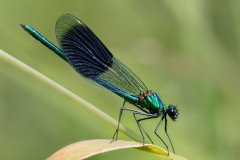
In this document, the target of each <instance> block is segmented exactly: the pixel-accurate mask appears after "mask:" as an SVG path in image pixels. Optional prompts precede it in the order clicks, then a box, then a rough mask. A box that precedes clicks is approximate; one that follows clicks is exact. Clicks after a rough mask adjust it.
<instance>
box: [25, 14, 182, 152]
mask: <svg viewBox="0 0 240 160" xmlns="http://www.w3.org/2000/svg"><path fill="white" fill-rule="evenodd" d="M21 26H22V27H23V28H24V30H25V31H27V32H28V33H29V34H30V35H32V36H33V37H34V38H35V39H37V40H38V41H40V42H41V43H42V44H44V45H45V46H46V47H48V48H49V49H50V50H52V51H54V52H55V53H56V54H57V55H58V56H60V57H61V58H62V59H63V60H65V61H66V62H68V63H69V64H70V65H71V66H72V67H73V68H74V69H75V70H76V71H77V72H78V73H79V74H80V75H81V76H82V77H84V78H85V79H86V80H88V81H90V82H91V83H93V84H95V85H97V86H100V87H103V88H105V89H107V90H110V91H112V92H113V93H115V94H117V95H118V96H120V97H122V98H123V99H124V102H123V105H122V107H121V109H120V114H119V119H118V127H117V129H116V131H115V133H114V135H113V139H114V140H117V139H118V130H119V123H120V120H121V117H122V113H123V111H124V110H126V111H131V112H133V116H134V118H135V120H136V122H137V125H138V128H139V130H140V133H141V135H142V138H143V144H144V135H143V132H144V133H145V134H146V135H147V137H148V138H149V140H150V141H151V142H152V143H153V141H152V140H151V138H150V137H149V136H148V134H147V133H146V131H145V130H144V129H143V127H142V126H141V124H140V121H143V120H148V119H153V118H159V117H160V118H161V119H160V121H159V123H158V124H157V126H156V128H155V130H154V133H155V134H156V135H157V136H158V137H159V139H160V140H161V141H162V142H163V143H164V145H165V146H166V148H167V150H168V146H167V144H166V143H165V142H164V141H163V139H162V138H161V137H160V136H159V134H158V133H157V130H158V128H159V126H160V124H161V123H162V121H165V133H166V135H167V137H168V139H169V141H170V143H171V146H172V149H173V152H174V153H175V151H174V147H173V145H172V142H171V139H170V137H169V135H168V133H167V115H168V116H169V117H170V118H171V119H172V120H173V121H175V120H176V119H177V118H178V110H177V109H176V107H175V106H174V105H169V106H168V107H166V106H165V105H164V104H163V102H162V101H161V99H160V97H159V96H158V95H157V93H155V92H152V91H151V90H149V89H148V88H147V87H146V86H145V84H144V83H143V82H142V81H141V80H140V79H139V78H138V77H137V75H136V74H134V73H133V72H132V71H131V70H130V69H129V68H128V67H127V66H125V65H124V64H123V63H122V62H121V61H119V60H118V59H117V58H115V57H114V56H113V54H112V53H111V52H110V51H109V50H108V49H107V47H106V46H105V45H104V44H103V43H102V42H101V41H100V40H99V39H98V37H97V36H96V35H95V34H94V33H93V32H92V31H91V30H90V29H89V28H88V26H87V25H86V24H84V23H83V22H82V21H81V20H79V19H78V18H76V17H74V16H72V15H70V14H63V15H61V16H60V17H59V18H58V20H57V22H56V28H55V32H56V36H57V40H58V43H59V46H60V48H61V49H59V48H58V47H57V46H55V45H54V44H53V43H51V42H50V41H48V40H47V39H46V38H45V37H43V36H42V35H41V34H40V33H38V32H37V31H36V30H35V29H33V28H32V27H30V26H27V25H22V24H21ZM125 102H128V103H130V104H132V105H134V106H136V107H137V108H138V110H134V109H131V108H126V107H125ZM136 115H142V116H146V117H145V118H141V119H137V117H136ZM142 131H143V132H142Z"/></svg>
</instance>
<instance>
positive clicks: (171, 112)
mask: <svg viewBox="0 0 240 160" xmlns="http://www.w3.org/2000/svg"><path fill="white" fill-rule="evenodd" d="M167 114H168V116H169V117H170V118H171V119H172V120H173V121H175V120H176V119H177V118H178V110H177V108H176V107H175V106H174V105H169V106H168V111H167Z"/></svg>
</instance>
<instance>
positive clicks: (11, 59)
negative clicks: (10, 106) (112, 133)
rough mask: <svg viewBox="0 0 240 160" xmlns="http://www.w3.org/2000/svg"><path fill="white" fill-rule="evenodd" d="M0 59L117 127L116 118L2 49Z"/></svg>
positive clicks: (132, 135)
mask: <svg viewBox="0 0 240 160" xmlns="http://www.w3.org/2000/svg"><path fill="white" fill-rule="evenodd" d="M0 58H2V59H3V60H5V61H6V62H8V63H10V64H12V65H13V66H15V67H17V68H19V69H20V70H22V71H24V72H26V73H28V74H30V75H31V76H33V77H35V78H37V79H39V80H41V81H42V82H44V83H46V84H48V85H49V86H51V87H53V88H54V89H56V90H58V91H59V92H61V93H63V94H64V95H66V96H67V97H69V98H71V99H72V100H74V101H75V102H77V103H78V104H80V105H81V106H83V107H85V108H86V109H88V110H89V111H91V112H92V113H94V114H95V115H97V116H98V117H100V118H101V119H103V120H105V121H106V122H107V123H110V124H111V125H113V126H114V127H117V124H118V122H117V121H116V120H115V119H114V118H112V117H111V116H109V115H107V114H106V113H104V112H103V111H101V110H100V109H98V108H97V107H95V106H93V105H92V104H90V103H89V102H87V101H85V100H84V99H82V98H81V97H79V96H77V95H76V94H74V93H73V92H71V91H69V90H67V89H66V88H64V87H63V86H61V85H59V84H58V83H56V82H54V81H53V80H51V79H50V78H48V77H46V76H45V75H43V74H42V73H40V72H38V71H36V70H35V69H33V68H31V67H30V66H28V65H26V64H25V63H23V62H21V61H20V60H18V59H16V58H14V57H13V56H11V55H9V54H7V53H6V52H4V51H2V50H1V49H0ZM119 130H120V131H121V132H123V133H124V134H126V135H127V136H128V137H130V138H132V139H133V140H135V141H138V142H142V138H141V137H140V136H139V135H137V134H136V133H134V132H133V131H132V130H130V129H129V128H127V127H125V126H123V125H122V124H120V126H119Z"/></svg>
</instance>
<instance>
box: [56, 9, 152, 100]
mask: <svg viewBox="0 0 240 160" xmlns="http://www.w3.org/2000/svg"><path fill="white" fill-rule="evenodd" d="M56 36H57V40H58V43H59V45H60V47H61V48H62V50H63V53H64V54H65V55H66V57H67V59H68V62H69V63H70V65H71V66H72V67H73V68H74V69H75V70H76V71H77V72H78V73H79V74H80V75H81V76H83V77H84V78H86V79H87V80H88V81H90V82H92V83H94V84H96V85H98V86H102V87H104V88H107V89H109V90H111V91H112V92H114V93H116V94H118V95H120V96H122V97H124V96H125V94H130V95H135V96H138V95H139V94H140V93H143V92H146V91H147V90H148V89H147V87H146V86H145V85H144V83H143V82H142V81H141V80H140V79H139V78H138V77H137V76H136V75H135V74H134V73H133V72H132V71H131V70H130V69H129V68H128V67H126V66H125V65H124V64H123V63H121V62H120V61H119V60H117V59H116V58H114V56H113V55H112V53H111V52H110V51H109V50H108V49H107V47H106V46H105V45H104V44H103V43H102V42H101V41H100V40H99V39H98V37H97V36H96V35H95V34H94V33H93V32H92V31H91V30H90V29H89V28H88V27H87V26H86V25H85V24H84V23H83V22H82V21H80V20H79V19H78V18H76V17H74V16H72V15H70V14H64V15H61V16H60V17H59V18H58V20H57V23H56Z"/></svg>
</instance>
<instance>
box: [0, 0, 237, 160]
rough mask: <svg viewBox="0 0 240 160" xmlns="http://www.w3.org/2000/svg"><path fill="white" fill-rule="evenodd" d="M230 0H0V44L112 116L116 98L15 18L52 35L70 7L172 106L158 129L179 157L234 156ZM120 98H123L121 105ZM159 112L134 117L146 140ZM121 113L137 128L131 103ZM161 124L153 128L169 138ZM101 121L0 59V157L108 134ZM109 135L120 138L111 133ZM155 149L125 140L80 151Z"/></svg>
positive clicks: (43, 154)
mask: <svg viewBox="0 0 240 160" xmlns="http://www.w3.org/2000/svg"><path fill="white" fill-rule="evenodd" d="M239 4H240V1H234V0H229V1H223V0H220V1H219V0H209V1H201V0H195V1H192V0H181V1H175V0H152V1H144V0H139V1H136V0H132V1H128V0H122V1H120V0H119V1H110V0H101V1H89V0H81V1H60V0H58V1H57V0H55V1H46V0H42V1H30V0H21V1H17V0H15V1H14V0H12V1H11V0H10V1H0V19H1V23H0V49H2V50H4V51H6V52H8V53H9V54H11V55H12V56H14V57H16V58H18V59H19V60H21V61H23V62H24V63H26V64H28V65H29V66H31V67H33V68H34V69H36V70H38V71H40V72H41V73H43V74H45V75H46V76H48V77H50V78H51V79H53V80H54V81H56V82H58V83H60V84H61V85H63V86H64V87H66V88H67V89H69V90H71V91H72V92H74V93H76V94H77V95H79V96H81V97H82V98H84V99H85V100H87V101H89V102H90V103H92V104H94V105H96V106H97V107H98V108H100V109H101V110H103V111H104V112H106V113H107V114H109V115H111V116H112V117H114V118H115V119H117V118H118V114H119V109H120V107H121V105H122V102H123V100H122V99H121V98H120V97H118V96H116V95H114V94H113V93H111V92H109V91H107V90H104V89H101V88H99V87H96V86H94V85H92V84H90V83H88V82H87V81H85V80H84V79H83V78H82V77H80V76H79V75H78V74H77V73H76V72H75V71H74V70H73V69H72V68H71V67H70V66H69V65H68V64H67V63H65V62H64V61H63V60H62V59H60V58H59V57H57V56H56V55H55V54H54V53H53V52H51V51H50V50H48V49H47V48H46V47H44V46H43V45H42V44H40V43H39V42H38V41H36V40H35V39H33V38H32V37H31V36H29V35H28V34H27V33H26V32H24V31H23V29H22V28H21V27H20V25H19V24H20V23H23V24H27V25H31V26H32V27H34V28H35V29H37V30H38V31H39V32H40V33H41V34H43V35H44V36H45V37H47V38H48V39H49V40H51V41H52V42H53V43H55V44H57V41H56V38H55V29H54V27H55V22H56V20H57V18H58V16H59V15H61V14H63V13H70V14H73V15H75V16H76V17H78V18H79V19H81V20H82V21H84V22H85V23H86V24H87V25H88V26H89V27H90V28H91V29H92V30H93V31H94V32H95V34H96V35H97V36H98V37H99V38H100V39H101V40H102V41H103V42H104V44H105V45H106V46H108V48H109V49H110V50H111V51H112V53H114V55H115V56H116V57H117V58H118V59H119V60H121V61H122V62H124V64H126V65H127V66H128V67H129V68H131V69H132V70H133V71H134V72H135V73H136V74H137V75H138V76H139V77H140V78H141V79H142V80H143V81H144V82H145V84H146V85H147V86H148V88H149V89H152V90H154V91H155V92H157V93H158V94H159V95H160V97H161V98H162V100H163V101H164V103H166V104H167V105H168V104H169V103H171V104H175V105H177V106H178V109H179V112H180V115H179V118H178V119H177V121H176V122H172V121H171V120H170V119H169V121H168V122H169V123H168V131H169V134H170V136H171V138H172V141H173V144H174V146H175V150H176V153H177V154H178V155H181V156H183V157H186V158H188V159H194V160H202V159H205V160H213V159H221V160H225V159H239V156H240V152H239V149H240V136H239V135H240V134H239V133H240V132H239V131H240V127H239V124H238V122H239V121H240V114H239V113H240V107H239V106H240V101H239V95H240V85H239V82H240V74H239V72H240V63H239V62H240V10H239ZM127 106H128V107H130V106H131V105H129V104H128V105H127ZM158 121H159V120H151V121H146V122H144V123H143V126H144V127H145V128H146V130H147V131H148V133H149V134H150V136H151V137H152V138H153V140H154V142H155V143H156V144H157V145H159V146H161V147H163V148H164V145H163V144H162V143H161V142H160V140H159V139H158V138H156V136H155V135H154V133H153V130H154V128H155V126H156V125H157V123H158ZM122 123H123V124H125V125H126V126H127V127H129V128H131V129H132V130H134V131H135V132H136V133H139V131H138V128H137V126H136V123H135V121H134V119H133V117H132V114H131V113H124V115H123V120H122ZM163 128H164V127H163V126H161V127H160V129H159V133H160V134H161V135H163V138H164V140H165V141H166V142H167V143H168V145H169V146H170V144H169V142H168V140H167V138H166V136H165V134H164V129H163ZM114 131H115V127H112V126H111V125H109V124H107V123H106V122H104V121H103V120H101V119H100V118H98V117H96V116H95V115H93V114H92V113H90V112H89V111H87V110H86V109H84V108H82V107H81V106H79V105H78V104H76V103H75V102H74V101H72V100H70V99H69V98H68V97H65V96H64V95H62V94H61V93H59V92H57V91H56V90H54V89H53V88H51V87H49V86H47V85H46V84H44V83H42V82H40V81H39V80H37V79H35V78H33V77H31V76H30V75H28V74H26V73H24V72H22V71H21V70H19V69H18V68H15V67H13V66H12V65H10V64H8V63H6V62H5V61H3V60H1V59H0V159H4V160H12V159H18V160H23V159H24V160H26V159H27V160H28V159H29V160H30V159H45V158H47V157H48V156H50V155H51V154H53V153H54V152H55V151H57V150H58V149H60V148H62V147H64V146H66V145H68V144H71V143H74V142H78V141H81V140H87V139H98V138H100V139H110V138H112V136H113V133H114ZM119 139H123V140H129V138H128V137H126V136H125V135H123V134H122V133H120V135H119ZM112 158H114V159H115V160H118V159H119V160H120V159H124V158H125V159H130V158H132V159H139V160H141V159H158V157H157V156H155V155H152V154H149V153H146V152H141V151H138V150H134V149H128V150H119V151H114V152H110V153H106V154H102V155H98V156H95V157H92V158H90V159H98V160H99V159H112Z"/></svg>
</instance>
